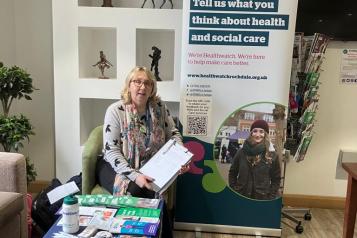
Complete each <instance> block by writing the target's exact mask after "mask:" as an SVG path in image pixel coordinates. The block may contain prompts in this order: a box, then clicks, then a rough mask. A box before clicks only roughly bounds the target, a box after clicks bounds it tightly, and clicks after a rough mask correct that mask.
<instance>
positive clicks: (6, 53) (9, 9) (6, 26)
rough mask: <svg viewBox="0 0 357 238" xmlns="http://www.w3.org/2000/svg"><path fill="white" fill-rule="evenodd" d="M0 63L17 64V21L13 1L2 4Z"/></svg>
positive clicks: (2, 0) (2, 1) (2, 2)
mask: <svg viewBox="0 0 357 238" xmlns="http://www.w3.org/2000/svg"><path fill="white" fill-rule="evenodd" d="M0 22H1V23H2V24H0V32H1V37H0V62H3V63H5V64H6V65H13V64H14V63H15V54H14V52H15V19H14V3H13V1H12V0H1V2H0Z"/></svg>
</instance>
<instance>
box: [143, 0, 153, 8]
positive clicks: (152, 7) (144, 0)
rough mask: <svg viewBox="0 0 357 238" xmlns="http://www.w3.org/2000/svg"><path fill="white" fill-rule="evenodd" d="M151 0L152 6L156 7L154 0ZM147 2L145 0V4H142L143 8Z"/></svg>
mask: <svg viewBox="0 0 357 238" xmlns="http://www.w3.org/2000/svg"><path fill="white" fill-rule="evenodd" d="M151 2H152V8H155V2H154V0H151ZM145 3H146V0H144V2H143V5H141V8H144V5H145Z"/></svg>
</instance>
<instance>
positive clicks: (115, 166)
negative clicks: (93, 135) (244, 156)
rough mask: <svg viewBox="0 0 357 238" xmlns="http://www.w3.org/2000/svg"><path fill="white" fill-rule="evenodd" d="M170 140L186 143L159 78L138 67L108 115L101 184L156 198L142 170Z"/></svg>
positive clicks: (118, 191)
mask: <svg viewBox="0 0 357 238" xmlns="http://www.w3.org/2000/svg"><path fill="white" fill-rule="evenodd" d="M169 139H174V140H176V141H177V142H178V143H181V144H182V137H181V134H180V133H179V131H178V129H177V128H176V127H175V123H174V121H173V119H172V117H171V116H170V113H169V111H168V109H167V108H166V106H165V105H164V104H163V103H162V101H161V100H160V98H159V97H158V96H157V84H156V79H155V78H154V76H153V75H152V73H151V72H150V71H149V70H148V69H147V68H145V67H135V68H134V69H132V70H131V71H130V73H129V75H128V76H127V78H126V81H125V87H124V89H123V91H122V93H121V99H120V100H119V101H118V102H115V103H113V104H112V105H110V106H109V107H108V109H107V111H106V114H105V118H104V126H103V145H104V148H103V152H104V160H103V159H100V160H99V161H98V162H97V178H98V183H99V184H100V185H101V186H103V187H104V188H106V189H107V190H108V191H110V192H112V193H113V194H114V195H126V194H131V195H132V196H136V197H144V198H154V196H155V192H154V191H152V185H151V182H152V181H153V180H152V178H150V177H148V176H146V175H144V174H141V173H140V172H139V171H138V169H140V167H141V166H142V165H143V164H144V163H145V162H146V161H147V160H149V159H150V158H151V157H152V156H153V155H154V154H155V153H156V152H157V151H158V150H159V149H160V148H161V147H162V146H163V145H164V144H165V143H166V142H167V141H168V140H169ZM158 169H160V168H158ZM188 170H189V166H183V167H182V168H181V171H180V172H181V173H184V172H186V171H188ZM164 210H165V209H164ZM164 213H165V211H164ZM164 216H165V214H164ZM166 220H167V218H166ZM166 222H167V221H166ZM163 223H165V217H164V221H163ZM163 226H164V227H163V234H164V232H165V224H163ZM166 229H168V228H167V225H166ZM165 236H167V237H170V236H172V234H166V235H165Z"/></svg>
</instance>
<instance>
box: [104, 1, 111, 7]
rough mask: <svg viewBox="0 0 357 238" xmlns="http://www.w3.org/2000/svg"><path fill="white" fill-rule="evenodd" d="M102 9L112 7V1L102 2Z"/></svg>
mask: <svg viewBox="0 0 357 238" xmlns="http://www.w3.org/2000/svg"><path fill="white" fill-rule="evenodd" d="M102 7H113V4H112V0H103V5H102Z"/></svg>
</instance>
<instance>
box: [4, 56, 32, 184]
mask: <svg viewBox="0 0 357 238" xmlns="http://www.w3.org/2000/svg"><path fill="white" fill-rule="evenodd" d="M34 90H35V88H34V87H33V86H32V78H31V77H30V74H28V73H27V72H26V71H25V70H24V69H21V68H20V67H18V66H13V67H11V68H7V67H5V66H4V65H3V63H2V62H0V101H1V105H2V109H3V115H0V144H1V145H2V146H3V148H4V150H5V151H6V152H10V151H15V152H18V151H19V149H21V148H23V144H22V142H23V141H24V140H25V139H27V141H29V140H30V139H29V136H30V135H34V134H35V133H34V132H33V127H32V125H31V124H30V121H29V120H28V119H27V118H26V117H25V116H24V115H22V114H21V115H20V117H17V116H9V112H10V108H11V104H12V102H13V100H14V99H17V100H20V99H22V98H25V99H26V100H32V99H31V97H30V96H29V94H31V93H32V92H33V91H34ZM26 171H27V182H28V183H29V182H31V181H34V180H35V179H36V176H37V173H36V171H35V167H34V164H32V163H31V162H30V159H29V157H26Z"/></svg>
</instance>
